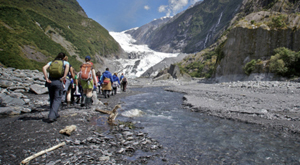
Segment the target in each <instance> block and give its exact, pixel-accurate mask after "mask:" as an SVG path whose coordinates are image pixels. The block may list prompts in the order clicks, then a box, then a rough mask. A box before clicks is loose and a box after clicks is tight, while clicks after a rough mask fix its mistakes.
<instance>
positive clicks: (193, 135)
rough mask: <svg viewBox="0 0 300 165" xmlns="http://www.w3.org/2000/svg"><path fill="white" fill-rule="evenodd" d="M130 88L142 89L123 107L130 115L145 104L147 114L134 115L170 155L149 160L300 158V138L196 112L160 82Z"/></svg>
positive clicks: (232, 161) (274, 160)
mask: <svg viewBox="0 0 300 165" xmlns="http://www.w3.org/2000/svg"><path fill="white" fill-rule="evenodd" d="M131 90H138V91H141V92H143V93H142V94H138V95H134V96H129V97H127V98H125V99H124V100H123V101H124V102H125V103H126V104H125V105H123V109H124V111H125V112H127V116H128V112H130V111H131V110H132V109H134V111H135V113H136V109H138V110H141V111H142V112H143V115H141V116H139V117H138V116H137V117H134V118H132V120H135V121H139V122H140V124H141V125H142V126H143V127H144V131H145V132H147V133H148V134H149V137H152V138H154V139H156V140H158V141H159V142H160V144H161V145H163V147H164V148H163V151H162V154H163V155H164V158H165V159H166V160H167V161H166V162H164V161H162V158H157V159H156V160H151V161H150V162H149V164H176V163H177V164H243V165H248V164H249V165H252V164H300V150H299V146H300V140H299V139H298V138H295V137H293V136H288V135H285V134H282V133H279V132H277V131H275V130H268V129H263V128H262V127H260V126H258V125H253V124H246V123H240V122H235V121H231V120H226V119H220V118H217V117H212V116H208V115H205V114H202V113H195V112H191V111H189V110H187V109H184V108H183V107H182V97H183V95H182V94H179V93H173V92H167V91H164V90H163V89H162V88H159V87H155V88H136V89H131ZM135 113H134V114H135ZM124 118H125V117H124Z"/></svg>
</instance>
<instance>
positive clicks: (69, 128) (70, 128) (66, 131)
mask: <svg viewBox="0 0 300 165" xmlns="http://www.w3.org/2000/svg"><path fill="white" fill-rule="evenodd" d="M76 128H77V127H76V125H70V126H66V127H65V128H64V129H62V130H60V131H59V133H60V134H67V135H69V136H70V135H71V133H72V132H73V131H74V130H76Z"/></svg>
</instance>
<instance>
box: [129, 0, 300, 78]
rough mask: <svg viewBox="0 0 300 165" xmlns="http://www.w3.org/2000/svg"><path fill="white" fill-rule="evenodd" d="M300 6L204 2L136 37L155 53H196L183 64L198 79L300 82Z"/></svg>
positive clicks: (288, 0) (278, 1) (247, 0)
mask: <svg viewBox="0 0 300 165" xmlns="http://www.w3.org/2000/svg"><path fill="white" fill-rule="evenodd" d="M299 6H300V1H295V0H232V1H228V0H204V1H203V2H202V3H199V4H197V5H195V6H192V7H190V8H189V9H187V10H186V11H184V12H182V13H180V14H179V16H176V17H174V18H172V19H170V20H169V21H167V22H163V23H161V24H160V25H159V26H157V28H156V29H155V30H150V34H149V33H148V34H147V36H145V35H144V36H143V37H141V36H142V35H143V33H140V35H139V34H135V33H137V32H138V30H139V29H136V30H135V32H132V31H131V32H130V33H131V34H134V35H133V36H135V37H136V36H139V37H136V38H135V39H137V40H138V43H146V44H148V45H149V47H150V48H152V49H155V50H159V51H164V52H185V53H190V54H189V55H188V56H186V57H185V58H184V59H183V60H182V61H180V62H178V63H177V65H178V66H179V68H180V69H181V71H183V72H186V73H188V74H190V75H191V76H193V77H206V78H214V79H215V80H216V81H220V82H221V81H237V80H277V79H281V78H282V77H287V78H291V77H295V76H296V77H297V76H298V77H299V76H300V67H299V66H300V52H299V51H300V47H299V46H298V45H299V44H300V43H299V42H300V39H299V38H300V36H299V35H300V33H299V26H300V16H299V11H300V7H299ZM143 31H146V30H145V29H144V30H143ZM151 72H152V73H154V72H155V71H151ZM152 73H147V74H148V75H149V74H152Z"/></svg>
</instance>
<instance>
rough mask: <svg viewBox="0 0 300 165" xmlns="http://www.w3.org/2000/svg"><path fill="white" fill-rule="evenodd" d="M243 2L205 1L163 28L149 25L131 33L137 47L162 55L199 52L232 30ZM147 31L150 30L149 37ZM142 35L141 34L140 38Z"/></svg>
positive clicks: (163, 25)
mask: <svg viewBox="0 0 300 165" xmlns="http://www.w3.org/2000/svg"><path fill="white" fill-rule="evenodd" d="M242 2H243V0H231V1H228V0H204V1H203V2H201V3H197V4H195V5H194V6H192V7H190V8H188V9H187V10H185V11H184V12H181V13H179V14H177V15H176V16H175V17H174V18H172V19H170V20H169V21H168V22H163V23H161V24H160V25H159V26H155V28H153V26H151V23H150V25H145V26H142V27H141V28H143V30H141V29H140V28H138V29H136V30H135V32H132V31H131V32H130V34H132V35H133V37H134V39H136V40H137V43H143V44H147V45H148V46H149V47H150V48H151V49H153V50H157V51H162V52H172V53H174V52H182V53H194V52H199V51H201V50H203V49H205V48H206V47H208V46H209V45H211V44H212V43H214V42H215V41H216V40H217V39H218V38H219V37H220V35H221V34H222V33H223V32H224V31H225V29H226V27H228V26H229V23H230V21H231V20H232V18H233V17H234V16H235V14H236V13H237V11H238V9H239V7H240V6H241V4H242ZM145 27H148V29H149V30H148V31H147V33H145V31H146V30H145ZM137 33H138V34H137Z"/></svg>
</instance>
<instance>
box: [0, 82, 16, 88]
mask: <svg viewBox="0 0 300 165" xmlns="http://www.w3.org/2000/svg"><path fill="white" fill-rule="evenodd" d="M0 86H1V87H2V88H8V87H12V86H14V82H13V81H7V80H0Z"/></svg>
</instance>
